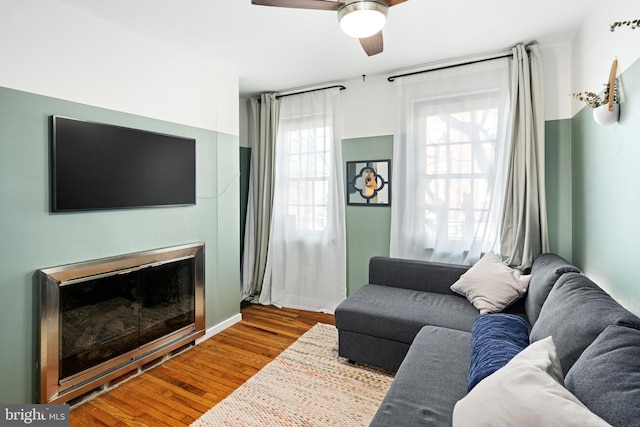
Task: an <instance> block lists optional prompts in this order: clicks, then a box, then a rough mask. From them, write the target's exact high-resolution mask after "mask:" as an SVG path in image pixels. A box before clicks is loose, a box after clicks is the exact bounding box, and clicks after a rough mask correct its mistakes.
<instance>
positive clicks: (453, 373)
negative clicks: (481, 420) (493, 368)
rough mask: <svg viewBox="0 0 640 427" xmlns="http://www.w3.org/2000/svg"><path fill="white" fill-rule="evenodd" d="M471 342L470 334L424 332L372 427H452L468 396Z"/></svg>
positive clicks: (436, 329)
mask: <svg viewBox="0 0 640 427" xmlns="http://www.w3.org/2000/svg"><path fill="white" fill-rule="evenodd" d="M470 340H471V334H470V333H469V332H464V331H456V330H454V329H447V328H439V327H435V326H425V327H424V328H422V329H421V330H420V332H419V333H418V335H416V338H415V340H414V342H413V344H412V345H411V348H410V349H409V352H408V353H407V357H406V358H405V359H404V361H403V362H402V365H400V369H399V370H398V372H397V373H396V376H395V379H394V380H393V382H392V383H391V387H390V388H389V391H388V392H387V394H386V396H385V398H384V400H383V401H382V404H381V405H380V407H379V408H378V411H377V413H376V415H375V416H374V418H373V420H372V421H371V424H370V426H375V427H377V426H380V427H382V426H384V427H387V426H418V425H420V426H450V425H451V415H452V413H453V407H454V405H455V404H456V402H457V401H458V400H460V399H461V398H463V397H464V396H465V394H466V393H467V370H468V368H469V343H470Z"/></svg>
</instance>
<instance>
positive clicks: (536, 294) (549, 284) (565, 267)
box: [524, 253, 580, 325]
mask: <svg viewBox="0 0 640 427" xmlns="http://www.w3.org/2000/svg"><path fill="white" fill-rule="evenodd" d="M564 273H580V270H579V269H578V268H577V267H575V266H573V265H571V264H570V263H569V262H568V261H567V260H565V259H564V258H562V257H561V256H559V255H556V254H552V253H547V254H541V255H538V257H536V259H535V260H534V261H533V266H531V280H530V281H529V290H528V292H527V297H526V298H525V302H524V304H525V311H526V313H527V317H528V318H529V323H530V324H532V325H533V324H534V323H536V320H538V316H540V309H542V304H544V301H545V300H546V299H547V296H548V295H549V292H551V288H553V285H555V284H556V282H557V281H558V278H560V276H562V275H563V274H564Z"/></svg>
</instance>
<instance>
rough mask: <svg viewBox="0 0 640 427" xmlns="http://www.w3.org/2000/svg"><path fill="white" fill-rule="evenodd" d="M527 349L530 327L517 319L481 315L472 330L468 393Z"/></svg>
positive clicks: (504, 316)
mask: <svg viewBox="0 0 640 427" xmlns="http://www.w3.org/2000/svg"><path fill="white" fill-rule="evenodd" d="M528 345H529V325H528V324H527V322H526V321H525V320H524V319H523V318H522V317H519V316H516V315H513V314H505V313H493V314H481V315H480V316H478V317H477V318H476V320H475V321H474V322H473V328H472V329H471V363H470V366H469V383H468V391H471V389H473V387H475V386H476V384H478V383H479V382H480V381H482V380H483V379H484V378H486V377H488V376H489V375H491V374H493V373H494V372H495V371H497V370H498V369H500V368H502V367H503V366H504V365H506V364H507V363H508V362H509V361H510V360H511V359H512V358H513V356H515V355H516V354H518V353H520V352H521V351H522V350H524V349H525V348H526V347H527V346H528Z"/></svg>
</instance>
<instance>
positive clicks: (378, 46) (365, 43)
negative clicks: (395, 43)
mask: <svg viewBox="0 0 640 427" xmlns="http://www.w3.org/2000/svg"><path fill="white" fill-rule="evenodd" d="M359 40H360V44H361V45H362V48H363V49H364V51H365V52H367V55H368V56H373V55H377V54H379V53H380V52H382V47H383V41H382V31H378V32H377V33H375V34H374V35H372V36H371V37H366V38H364V39H359Z"/></svg>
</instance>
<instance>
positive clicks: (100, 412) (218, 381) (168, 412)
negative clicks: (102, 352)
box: [70, 305, 334, 427]
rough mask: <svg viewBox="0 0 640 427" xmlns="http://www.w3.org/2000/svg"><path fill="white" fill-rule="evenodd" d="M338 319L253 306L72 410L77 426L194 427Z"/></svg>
mask: <svg viewBox="0 0 640 427" xmlns="http://www.w3.org/2000/svg"><path fill="white" fill-rule="evenodd" d="M318 322H320V323H327V324H331V325H333V324H334V319H333V316H332V315H329V314H323V313H313V312H307V311H299V310H292V309H278V308H276V307H273V306H262V305H250V306H248V307H246V308H243V309H242V321H241V322H240V323H237V324H235V325H234V326H232V327H230V328H228V329H225V330H224V331H223V332H221V333H219V334H218V335H215V336H214V337H212V338H210V339H208V340H206V341H204V342H202V343H201V344H200V345H198V346H195V347H194V348H192V349H190V350H188V351H186V352H184V353H182V354H180V355H178V356H176V357H174V358H172V359H170V360H168V361H166V362H165V363H163V364H161V365H158V366H156V367H154V368H151V369H150V370H148V371H146V372H144V373H143V374H141V375H139V376H138V377H135V378H133V379H130V380H129V381H127V382H124V383H122V384H120V385H119V386H117V387H115V388H113V389H111V390H110V391H109V392H107V393H105V394H102V395H100V396H98V397H96V398H94V399H92V400H90V401H88V402H85V403H83V404H82V405H79V406H77V407H75V408H73V409H72V410H71V413H70V419H71V421H70V424H71V426H109V427H112V426H188V425H189V424H191V423H192V422H194V421H195V420H196V419H197V418H199V417H200V416H201V415H202V414H204V413H205V412H206V411H208V410H209V409H210V408H211V407H212V406H214V405H215V404H216V403H218V402H219V401H221V400H222V399H224V398H225V397H226V396H228V395H229V394H231V392H233V391H234V390H235V389H236V388H237V387H239V386H240V385H242V384H243V383H244V382H245V381H247V380H248V379H249V378H250V377H251V376H252V375H254V374H255V373H257V372H258V371H259V370H260V369H261V368H262V367H263V366H265V365H266V364H267V363H269V362H270V361H271V360H273V359H274V358H275V357H276V356H278V355H279V354H280V353H281V352H282V351H283V350H284V349H286V348H287V347H289V346H290V345H291V344H293V342H294V341H295V340H297V339H298V338H299V337H300V336H301V335H302V334H304V333H305V332H306V331H308V330H309V329H310V328H311V327H312V326H313V325H315V324H316V323H318Z"/></svg>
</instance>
